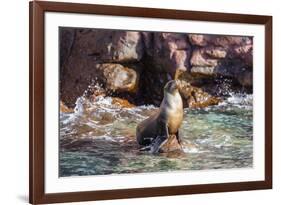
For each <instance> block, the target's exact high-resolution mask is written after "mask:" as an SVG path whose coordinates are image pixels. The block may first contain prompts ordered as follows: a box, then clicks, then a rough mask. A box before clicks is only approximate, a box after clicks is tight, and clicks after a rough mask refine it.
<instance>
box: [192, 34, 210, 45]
mask: <svg viewBox="0 0 281 205" xmlns="http://www.w3.org/2000/svg"><path fill="white" fill-rule="evenodd" d="M188 37H189V41H190V43H191V44H192V45H196V46H206V45H207V43H208V38H207V35H203V34H189V35H188Z"/></svg>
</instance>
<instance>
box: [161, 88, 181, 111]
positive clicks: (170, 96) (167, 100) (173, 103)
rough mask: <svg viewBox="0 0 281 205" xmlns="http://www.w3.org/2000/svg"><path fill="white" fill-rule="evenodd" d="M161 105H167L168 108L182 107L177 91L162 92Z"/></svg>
mask: <svg viewBox="0 0 281 205" xmlns="http://www.w3.org/2000/svg"><path fill="white" fill-rule="evenodd" d="M162 104H163V105H162ZM161 106H169V107H170V108H179V107H182V99H181V96H180V94H179V91H178V90H176V91H174V92H172V93H171V92H167V91H166V92H164V98H163V100H162V103H161Z"/></svg>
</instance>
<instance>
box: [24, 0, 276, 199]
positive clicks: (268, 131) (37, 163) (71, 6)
mask: <svg viewBox="0 0 281 205" xmlns="http://www.w3.org/2000/svg"><path fill="white" fill-rule="evenodd" d="M45 12H66V13H76V14H97V15H111V16H124V17H143V18H147V17H149V18H160V19H177V20H195V21H207V22H226V23H247V24H257V25H263V26H265V51H264V55H265V65H264V67H265V71H264V76H265V133H264V137H265V144H264V149H265V156H264V157H265V165H264V167H265V170H264V171H265V180H263V181H249V182H233V183H215V184H198V185H180V186H164V187H149V188H134V189H118V190H100V191H83V192H82V191H81V192H70V193H52V194H47V193H45V188H44V186H45V181H44V177H45V171H44V168H45V164H44V159H45V158H44V156H45V146H44V139H45V134H44V133H45V124H44V123H45V113H44V107H45V87H44V85H45V84H44V83H45V78H44V77H45V76H44V73H45V72H44V71H45V65H44V63H45V59H44V52H45V45H44V38H45V36H44V15H45ZM29 15H30V16H29V20H30V34H29V42H30V44H29V45H30V54H29V56H30V59H29V62H30V71H29V72H30V74H29V77H30V80H29V82H30V89H29V92H30V98H29V101H30V104H29V109H30V111H29V116H30V118H29V124H30V125H29V126H30V127H29V131H30V139H29V147H30V148H29V161H30V162H29V163H30V165H29V187H30V190H29V200H30V203H32V204H41V203H58V202H74V201H88V200H106V199H107V200H108V199H121V198H135V197H153V196H167V195H181V194H198V193H212V192H229V191H242V190H257V189H271V188H272V17H271V16H260V15H245V14H230V13H229V14H226V13H214V12H199V11H183V10H167V9H152V8H135V7H120V6H104V5H92V4H76V3H58V2H45V1H42V2H41V1H33V2H30V4H29Z"/></svg>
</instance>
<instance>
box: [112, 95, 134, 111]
mask: <svg viewBox="0 0 281 205" xmlns="http://www.w3.org/2000/svg"><path fill="white" fill-rule="evenodd" d="M112 104H113V105H117V106H118V107H121V108H133V107H135V105H133V104H132V103H130V102H129V101H128V100H126V99H122V98H118V97H112Z"/></svg>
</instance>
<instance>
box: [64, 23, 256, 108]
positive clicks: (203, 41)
mask: <svg viewBox="0 0 281 205" xmlns="http://www.w3.org/2000/svg"><path fill="white" fill-rule="evenodd" d="M252 55H253V40H252V38H251V37H241V36H220V35H205V34H200V35H198V34H179V33H157V32H132V31H117V30H103V29H74V28H60V97H61V100H62V102H63V103H64V104H65V105H67V106H69V107H73V106H74V105H75V101H76V99H77V97H79V96H81V95H83V93H84V92H85V91H86V90H87V89H88V87H89V85H91V84H95V83H97V82H98V83H100V84H102V85H103V87H104V90H105V92H106V94H107V95H113V96H114V95H115V96H118V97H123V98H126V99H128V100H129V101H130V102H132V103H134V104H143V103H147V104H148V103H153V104H156V105H159V103H160V102H161V100H162V97H163V91H162V90H163V89H162V88H163V86H164V85H165V83H166V82H167V81H168V80H171V79H174V78H180V79H182V80H183V83H184V85H185V86H182V87H184V88H186V87H189V91H187V90H182V93H183V96H186V100H188V96H189V95H188V94H187V93H191V92H190V88H192V90H193V91H192V92H195V94H193V98H194V99H193V101H194V102H196V98H198V99H201V98H202V95H201V94H200V97H196V94H197V96H199V94H198V93H203V96H210V97H212V96H216V95H218V96H219V95H220V93H218V92H216V91H215V90H214V89H213V90H212V89H210V87H212V88H214V87H219V86H220V83H221V81H218V80H217V79H224V78H227V79H230V80H231V84H233V85H236V86H237V85H238V87H239V86H240V87H241V88H247V89H248V90H251V87H252V67H253V62H252V60H253V57H252ZM208 88H209V90H208ZM202 99H204V97H203V98H202ZM191 101H192V100H191V98H190V99H189V100H188V101H187V106H191V103H189V102H191ZM201 101H202V100H201ZM212 102H214V101H212ZM216 102H217V101H216ZM193 104H194V103H193ZM207 105H208V104H207ZM195 107H196V106H195Z"/></svg>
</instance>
